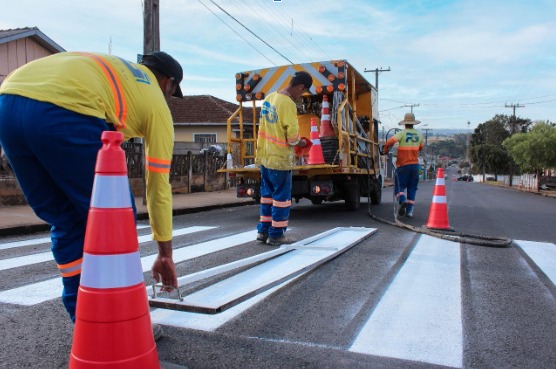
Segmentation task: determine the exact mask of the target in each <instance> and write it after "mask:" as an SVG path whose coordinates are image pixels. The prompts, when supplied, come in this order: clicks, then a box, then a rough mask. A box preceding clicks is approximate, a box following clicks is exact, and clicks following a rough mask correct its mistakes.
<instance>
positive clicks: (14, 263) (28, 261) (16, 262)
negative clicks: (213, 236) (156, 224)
mask: <svg viewBox="0 0 556 369" xmlns="http://www.w3.org/2000/svg"><path fill="white" fill-rule="evenodd" d="M214 228H216V227H203V226H194V227H187V228H179V229H175V230H174V231H172V236H173V237H177V236H183V235H186V234H190V233H195V232H201V231H207V230H209V229H214ZM137 240H138V241H139V243H140V244H141V243H145V242H149V241H152V234H147V235H144V236H139V237H137ZM50 260H53V257H52V253H51V252H50V251H48V252H41V253H38V254H33V255H26V256H20V257H17V258H11V259H3V260H0V271H2V270H7V269H13V268H18V267H22V266H27V265H32V264H37V263H43V262H45V261H50Z"/></svg>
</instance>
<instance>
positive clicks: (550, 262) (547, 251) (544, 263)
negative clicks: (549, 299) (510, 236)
mask: <svg viewBox="0 0 556 369" xmlns="http://www.w3.org/2000/svg"><path fill="white" fill-rule="evenodd" d="M514 242H515V243H517V244H518V245H519V247H521V249H522V250H523V251H525V252H526V253H527V255H528V256H529V257H530V258H531V260H533V262H534V263H535V264H537V266H538V267H539V268H540V269H541V270H542V271H543V273H544V274H546V276H547V277H548V278H549V279H550V280H551V281H552V283H554V284H555V285H556V245H555V244H553V243H549V242H534V241H519V240H515V241H514Z"/></svg>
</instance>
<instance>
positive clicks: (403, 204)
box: [398, 202, 409, 217]
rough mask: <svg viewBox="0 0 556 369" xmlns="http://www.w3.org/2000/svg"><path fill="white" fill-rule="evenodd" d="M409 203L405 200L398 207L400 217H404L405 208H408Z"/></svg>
mask: <svg viewBox="0 0 556 369" xmlns="http://www.w3.org/2000/svg"><path fill="white" fill-rule="evenodd" d="M407 205H409V204H408V203H407V202H404V203H402V204H401V205H400V208H399V209H398V215H399V216H400V217H403V216H404V215H405V209H406V208H407Z"/></svg>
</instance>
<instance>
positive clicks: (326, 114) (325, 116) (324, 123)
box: [320, 95, 336, 137]
mask: <svg viewBox="0 0 556 369" xmlns="http://www.w3.org/2000/svg"><path fill="white" fill-rule="evenodd" d="M330 136H334V137H335V136H336V133H335V132H334V128H333V127H332V124H331V123H330V104H329V103H328V96H326V95H324V96H323V97H322V109H321V114H320V137H330Z"/></svg>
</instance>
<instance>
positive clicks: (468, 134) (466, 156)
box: [465, 121, 471, 161]
mask: <svg viewBox="0 0 556 369" xmlns="http://www.w3.org/2000/svg"><path fill="white" fill-rule="evenodd" d="M470 126H471V122H470V121H467V130H468V131H469V127H470ZM470 137H471V134H470V133H469V132H467V150H466V153H465V154H466V155H465V160H466V161H469V139H470Z"/></svg>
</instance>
